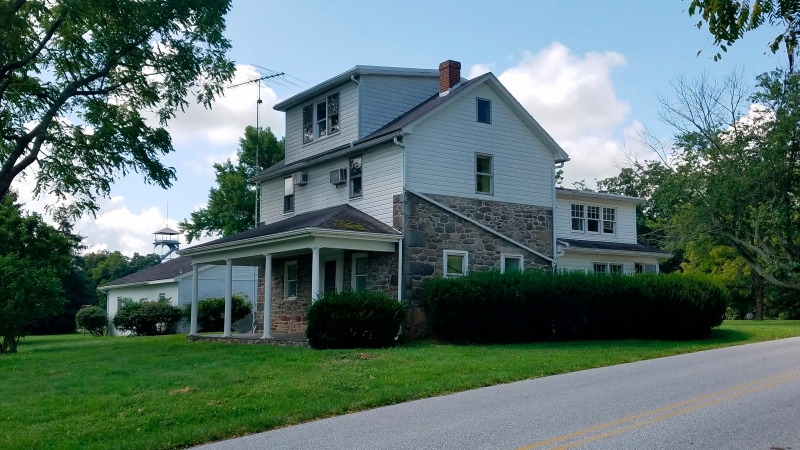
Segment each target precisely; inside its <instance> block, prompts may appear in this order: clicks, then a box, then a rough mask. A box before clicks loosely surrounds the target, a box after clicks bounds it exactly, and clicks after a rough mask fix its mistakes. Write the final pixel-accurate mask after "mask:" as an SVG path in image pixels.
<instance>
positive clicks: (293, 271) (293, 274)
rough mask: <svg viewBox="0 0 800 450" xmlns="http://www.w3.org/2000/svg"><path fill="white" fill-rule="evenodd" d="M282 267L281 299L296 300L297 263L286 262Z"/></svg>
mask: <svg viewBox="0 0 800 450" xmlns="http://www.w3.org/2000/svg"><path fill="white" fill-rule="evenodd" d="M283 267H284V269H283V298H285V299H293V298H297V261H288V262H287V263H286V264H285V265H284V266H283Z"/></svg>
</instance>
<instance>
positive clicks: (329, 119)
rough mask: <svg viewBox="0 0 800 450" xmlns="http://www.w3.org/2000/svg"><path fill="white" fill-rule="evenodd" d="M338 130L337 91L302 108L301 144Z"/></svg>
mask: <svg viewBox="0 0 800 450" xmlns="http://www.w3.org/2000/svg"><path fill="white" fill-rule="evenodd" d="M338 132H339V93H338V92H337V93H335V94H331V95H329V96H328V97H327V98H325V99H323V100H322V101H320V102H317V103H316V104H312V105H308V106H306V107H305V108H303V144H308V143H310V142H314V139H315V137H316V138H317V139H321V138H324V137H325V136H330V135H331V134H336V133H338Z"/></svg>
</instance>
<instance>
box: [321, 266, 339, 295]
mask: <svg viewBox="0 0 800 450" xmlns="http://www.w3.org/2000/svg"><path fill="white" fill-rule="evenodd" d="M322 283H323V285H322V290H323V291H324V292H334V291H336V261H325V267H324V271H323V275H322Z"/></svg>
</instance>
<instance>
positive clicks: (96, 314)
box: [75, 306, 108, 337]
mask: <svg viewBox="0 0 800 450" xmlns="http://www.w3.org/2000/svg"><path fill="white" fill-rule="evenodd" d="M75 325H76V326H77V327H78V330H79V331H80V330H83V331H86V332H87V333H89V334H91V335H92V336H98V337H99V336H104V335H105V334H106V327H107V326H108V316H107V315H106V310H105V309H103V308H101V307H99V306H88V307H86V308H81V309H79V310H78V313H77V314H76V315H75Z"/></svg>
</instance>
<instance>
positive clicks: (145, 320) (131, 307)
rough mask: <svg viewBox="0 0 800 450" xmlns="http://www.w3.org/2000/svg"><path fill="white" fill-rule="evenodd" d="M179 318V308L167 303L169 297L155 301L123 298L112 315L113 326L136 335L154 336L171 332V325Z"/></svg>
mask: <svg viewBox="0 0 800 450" xmlns="http://www.w3.org/2000/svg"><path fill="white" fill-rule="evenodd" d="M180 320H181V310H180V308H178V307H177V306H173V305H171V304H170V303H169V299H166V300H158V301H155V302H151V301H141V302H134V301H131V300H125V301H123V303H122V307H121V308H120V309H119V311H117V314H115V315H114V320H112V322H113V323H114V327H116V328H117V329H118V330H121V331H130V332H131V333H132V334H134V335H136V336H155V335H159V334H167V333H171V332H173V328H174V327H173V326H174V325H176V324H177V323H178V322H179V321H180Z"/></svg>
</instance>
